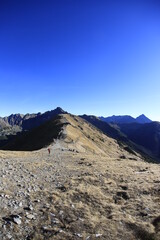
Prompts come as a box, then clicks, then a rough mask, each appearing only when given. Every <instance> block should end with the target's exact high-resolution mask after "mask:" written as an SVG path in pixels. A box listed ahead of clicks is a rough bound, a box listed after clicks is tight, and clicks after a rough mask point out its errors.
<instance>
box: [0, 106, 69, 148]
mask: <svg viewBox="0 0 160 240" xmlns="http://www.w3.org/2000/svg"><path fill="white" fill-rule="evenodd" d="M62 113H63V114H64V113H66V112H65V111H63V109H61V108H59V107H58V108H56V109H54V110H52V111H48V112H45V113H35V114H26V115H23V114H12V115H10V116H8V117H4V118H0V147H3V146H4V145H6V144H8V142H9V141H10V140H12V139H14V138H15V137H16V135H19V134H20V133H21V132H24V131H29V130H31V129H34V128H36V127H39V126H41V125H42V124H44V123H45V122H47V121H49V120H51V119H53V118H54V117H55V116H57V115H58V114H62ZM25 134H27V133H25Z"/></svg>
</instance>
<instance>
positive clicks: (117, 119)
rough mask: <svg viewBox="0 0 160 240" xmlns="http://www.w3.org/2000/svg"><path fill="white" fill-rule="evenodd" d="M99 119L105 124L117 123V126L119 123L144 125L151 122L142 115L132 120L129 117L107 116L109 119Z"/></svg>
mask: <svg viewBox="0 0 160 240" xmlns="http://www.w3.org/2000/svg"><path fill="white" fill-rule="evenodd" d="M99 118H100V119H101V120H103V121H105V122H108V123H118V124H121V123H135V122H136V123H141V124H144V123H150V122H152V120H150V119H149V118H147V117H146V116H145V115H144V114H141V115H139V116H138V117H136V118H133V117H132V116H130V115H119V116H116V115H113V116H109V117H103V116H101V117H99Z"/></svg>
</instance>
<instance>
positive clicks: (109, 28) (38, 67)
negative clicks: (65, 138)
mask: <svg viewBox="0 0 160 240" xmlns="http://www.w3.org/2000/svg"><path fill="white" fill-rule="evenodd" d="M0 86H1V94H0V116H5V115H9V114H11V113H27V112H30V113H31V112H39V111H40V112H44V111H47V110H50V109H54V108H56V107H57V106H60V107H62V108H63V109H64V110H66V111H68V112H71V113H74V114H83V113H87V114H94V115H97V116H99V115H103V116H109V115H113V114H115V115H124V114H128V115H132V116H133V117H136V116H138V115H140V114H142V113H144V114H145V115H147V116H148V117H149V118H151V119H153V120H159V121H160V110H159V103H160V93H159V91H160V3H159V1H154V0H150V1H148V0H145V1H143V0H142V1H141V0H139V1H138V0H137V1H136V0H134V1H132V0H131V1H123V0H122V1H118V0H117V1H116V0H108V1H107V0H92V1H91V0H54V1H52V0H50V1H49V0H32V1H31V0H23V1H22V0H14V1H12V0H0Z"/></svg>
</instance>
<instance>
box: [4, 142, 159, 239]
mask: <svg viewBox="0 0 160 240" xmlns="http://www.w3.org/2000/svg"><path fill="white" fill-rule="evenodd" d="M118 154H119V152H117V153H115V154H114V155H113V157H112V158H111V157H110V158H109V157H105V156H100V155H98V154H89V153H88V154H86V153H82V152H81V153H80V152H78V151H76V150H75V149H72V148H68V147H67V145H65V144H63V143H61V141H57V142H56V143H55V144H53V145H52V146H51V154H50V155H49V154H48V152H47V149H42V150H40V151H37V152H28V153H27V152H4V151H0V164H1V165H0V183H1V184H0V239H37V240H40V239H61V240H62V239H75V240H76V239H109V240H111V239H112V240H119V239H121V240H126V239H130V240H135V239H140V240H145V239H147V240H152V239H156V240H159V239H160V232H159V231H160V166H159V165H156V164H149V163H144V162H142V161H140V160H139V158H138V157H135V156H131V155H127V153H124V154H123V155H118Z"/></svg>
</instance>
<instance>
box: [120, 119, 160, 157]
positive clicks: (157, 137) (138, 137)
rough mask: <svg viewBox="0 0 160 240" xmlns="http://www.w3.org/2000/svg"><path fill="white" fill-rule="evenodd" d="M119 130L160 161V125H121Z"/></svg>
mask: <svg viewBox="0 0 160 240" xmlns="http://www.w3.org/2000/svg"><path fill="white" fill-rule="evenodd" d="M118 126H119V129H120V131H121V132H123V133H124V134H125V135H126V136H127V137H128V139H130V140H131V141H133V142H135V143H136V144H138V145H141V146H143V147H145V148H146V149H147V150H149V151H150V152H151V154H152V155H154V156H156V157H158V158H159V159H160V123H159V122H151V123H146V124H143V125H142V124H138V123H134V124H119V125H118Z"/></svg>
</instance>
